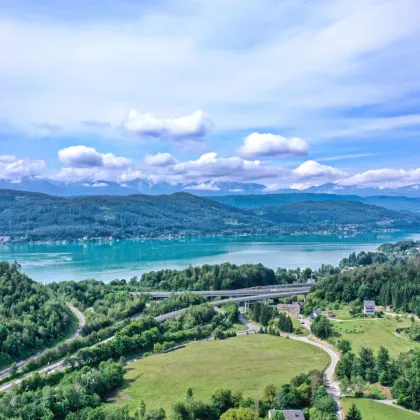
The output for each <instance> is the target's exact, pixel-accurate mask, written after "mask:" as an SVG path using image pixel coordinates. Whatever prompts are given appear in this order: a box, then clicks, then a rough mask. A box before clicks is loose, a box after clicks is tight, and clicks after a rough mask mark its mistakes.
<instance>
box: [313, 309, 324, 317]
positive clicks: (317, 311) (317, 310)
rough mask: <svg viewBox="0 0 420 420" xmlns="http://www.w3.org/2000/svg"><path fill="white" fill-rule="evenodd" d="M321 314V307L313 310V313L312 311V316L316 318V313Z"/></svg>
mask: <svg viewBox="0 0 420 420" xmlns="http://www.w3.org/2000/svg"><path fill="white" fill-rule="evenodd" d="M321 314H322V311H321V309H315V310H314V313H313V315H314V318H316V317H317V316H318V315H321Z"/></svg>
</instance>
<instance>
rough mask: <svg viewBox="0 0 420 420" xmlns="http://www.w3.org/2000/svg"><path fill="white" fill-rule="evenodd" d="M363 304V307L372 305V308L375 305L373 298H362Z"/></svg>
mask: <svg viewBox="0 0 420 420" xmlns="http://www.w3.org/2000/svg"><path fill="white" fill-rule="evenodd" d="M363 306H364V307H365V308H372V307H373V308H374V307H375V306H376V303H375V301H374V300H364V301H363Z"/></svg>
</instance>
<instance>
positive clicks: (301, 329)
mask: <svg viewBox="0 0 420 420" xmlns="http://www.w3.org/2000/svg"><path fill="white" fill-rule="evenodd" d="M292 322H293V328H294V329H295V332H294V333H293V334H295V335H299V336H301V337H302V336H306V335H308V334H309V331H308V330H307V329H306V328H304V327H302V326H301V325H300V321H299V320H298V319H295V318H292Z"/></svg>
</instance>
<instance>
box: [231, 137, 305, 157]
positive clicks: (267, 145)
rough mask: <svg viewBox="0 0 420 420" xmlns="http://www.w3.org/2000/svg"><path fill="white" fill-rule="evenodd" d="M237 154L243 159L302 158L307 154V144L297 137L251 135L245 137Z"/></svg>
mask: <svg viewBox="0 0 420 420" xmlns="http://www.w3.org/2000/svg"><path fill="white" fill-rule="evenodd" d="M237 152H238V154H239V156H242V157H245V158H256V157H262V156H304V155H307V154H308V144H307V143H306V142H305V141H304V140H302V139H300V138H297V137H292V138H290V139H287V138H285V137H282V136H278V135H275V134H270V133H265V134H261V133H252V134H249V135H248V136H246V137H245V140H244V144H243V146H241V147H240V148H239V149H238V150H237Z"/></svg>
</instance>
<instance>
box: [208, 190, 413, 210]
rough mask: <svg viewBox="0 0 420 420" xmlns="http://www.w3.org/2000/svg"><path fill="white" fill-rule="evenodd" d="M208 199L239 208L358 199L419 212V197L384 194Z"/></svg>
mask: <svg viewBox="0 0 420 420" xmlns="http://www.w3.org/2000/svg"><path fill="white" fill-rule="evenodd" d="M209 199H210V200H214V201H217V202H218V203H221V204H226V205H227V206H231V207H236V208H239V209H251V208H257V207H263V206H272V205H279V204H281V205H283V204H289V203H300V202H302V201H358V202H360V203H364V204H371V205H374V206H380V207H385V208H386V209H389V210H408V211H413V212H420V198H413V197H392V196H385V195H377V196H369V197H360V196H358V195H338V194H321V193H318V194H314V193H305V192H302V193H287V194H265V195H224V196H215V197H209Z"/></svg>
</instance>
